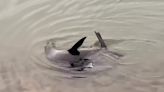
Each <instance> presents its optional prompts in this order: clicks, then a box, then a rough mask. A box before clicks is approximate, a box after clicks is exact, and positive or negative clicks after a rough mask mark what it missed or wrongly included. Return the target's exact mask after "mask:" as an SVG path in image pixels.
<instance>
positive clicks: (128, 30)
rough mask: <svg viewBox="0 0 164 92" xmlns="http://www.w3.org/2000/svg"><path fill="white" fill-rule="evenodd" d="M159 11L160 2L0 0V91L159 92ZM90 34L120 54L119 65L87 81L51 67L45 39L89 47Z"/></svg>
mask: <svg viewBox="0 0 164 92" xmlns="http://www.w3.org/2000/svg"><path fill="white" fill-rule="evenodd" d="M163 6H164V2H163V0H156V1H155V0H133V1H132V0H42V1H40V0H0V92H54V91H55V92H84V91H89V92H109V91H115V92H163V91H164V72H163V69H164V68H163V66H164V57H163V55H164V26H163V25H164V7H163ZM95 30H96V31H99V32H101V34H102V36H103V38H104V39H106V43H107V44H108V46H109V47H110V49H111V50H113V51H117V52H120V53H123V54H124V57H123V58H121V60H120V61H119V62H121V64H118V65H116V66H117V67H116V68H112V69H108V70H106V71H105V72H104V71H103V72H101V73H94V74H90V73H89V74H88V76H87V78H72V77H68V76H67V74H68V75H69V73H63V72H61V70H56V69H54V68H53V67H50V65H51V64H50V63H49V62H48V61H47V59H46V58H45V56H44V50H43V47H44V45H45V43H46V41H47V40H49V39H53V41H55V42H56V45H57V46H58V47H60V48H62V49H67V48H69V47H70V46H72V44H74V42H76V41H77V39H79V38H81V37H83V36H88V38H87V40H86V41H85V43H84V45H86V46H89V45H92V44H94V42H96V40H97V39H96V37H95V35H94V33H93V32H94V31H95ZM59 71H60V72H59ZM63 75H64V76H63ZM65 76H66V77H65Z"/></svg>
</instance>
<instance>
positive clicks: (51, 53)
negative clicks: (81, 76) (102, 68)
mask: <svg viewBox="0 0 164 92" xmlns="http://www.w3.org/2000/svg"><path fill="white" fill-rule="evenodd" d="M95 34H96V36H97V38H98V40H99V42H100V44H101V47H100V48H97V47H92V48H80V47H81V45H82V44H83V42H84V40H85V39H86V37H83V38H81V39H80V40H79V41H78V42H76V43H75V44H74V45H73V46H72V47H71V48H70V49H68V50H58V49H56V48H55V43H54V42H52V41H48V42H47V45H46V46H45V54H46V57H47V59H48V60H50V61H54V62H57V63H63V64H65V65H69V66H70V67H71V68H76V69H77V70H79V71H82V70H84V69H85V68H92V67H93V62H94V61H92V59H90V57H91V56H93V55H94V54H96V53H97V52H99V51H100V50H102V49H104V50H107V46H106V44H105V42H104V40H103V39H102V37H101V35H100V33H99V32H95ZM116 56H117V55H116Z"/></svg>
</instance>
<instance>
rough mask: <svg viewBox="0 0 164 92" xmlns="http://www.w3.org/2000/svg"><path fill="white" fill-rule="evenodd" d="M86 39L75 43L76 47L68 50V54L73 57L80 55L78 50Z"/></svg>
mask: <svg viewBox="0 0 164 92" xmlns="http://www.w3.org/2000/svg"><path fill="white" fill-rule="evenodd" d="M85 39H86V37H83V38H81V39H80V40H79V41H78V42H76V43H75V45H73V46H72V48H70V49H69V50H68V52H69V53H70V54H72V55H80V52H79V51H78V48H79V47H80V46H81V45H82V44H83V42H84V40H85Z"/></svg>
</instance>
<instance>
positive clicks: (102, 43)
mask: <svg viewBox="0 0 164 92" xmlns="http://www.w3.org/2000/svg"><path fill="white" fill-rule="evenodd" d="M95 34H96V36H97V38H98V40H99V42H100V45H101V48H107V46H106V44H105V42H104V40H103V39H102V37H101V34H100V33H99V32H96V31H95Z"/></svg>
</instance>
